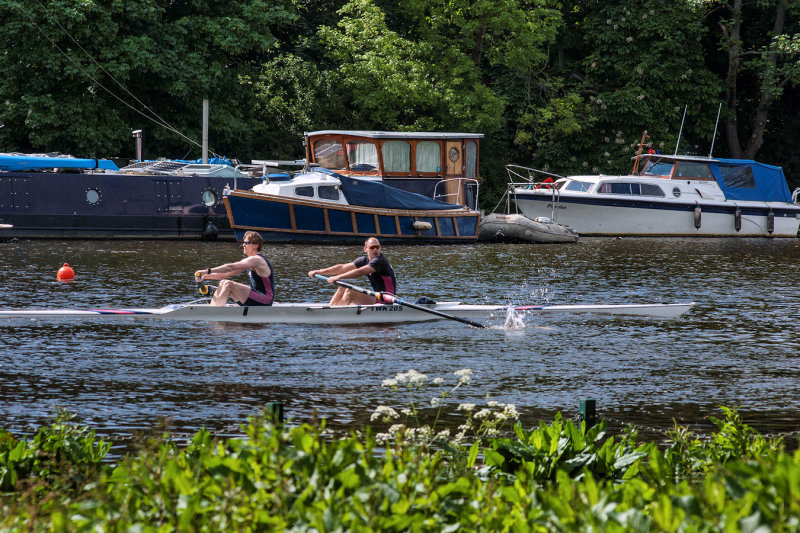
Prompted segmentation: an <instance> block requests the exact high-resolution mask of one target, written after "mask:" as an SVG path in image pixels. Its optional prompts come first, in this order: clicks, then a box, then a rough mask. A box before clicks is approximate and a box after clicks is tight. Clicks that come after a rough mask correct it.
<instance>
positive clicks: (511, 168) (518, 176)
mask: <svg viewBox="0 0 800 533" xmlns="http://www.w3.org/2000/svg"><path fill="white" fill-rule="evenodd" d="M506 172H508V181H509V182H516V181H527V182H528V183H530V184H535V183H536V182H539V181H543V180H541V179H539V176H544V179H545V180H546V179H547V178H550V179H551V180H553V178H555V179H559V178H564V177H566V176H559V175H558V174H556V173H555V172H547V171H545V170H538V169H535V168H530V167H523V166H521V165H506Z"/></svg>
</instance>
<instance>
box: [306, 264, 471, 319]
mask: <svg viewBox="0 0 800 533" xmlns="http://www.w3.org/2000/svg"><path fill="white" fill-rule="evenodd" d="M314 277H315V278H318V279H321V280H323V281H328V278H327V277H326V276H323V275H322V274H314ZM334 283H335V284H336V285H339V286H340V287H344V288H345V289H350V290H351V291H356V292H360V293H362V294H367V295H369V296H374V297H376V298H378V297H379V296H380V297H381V300H383V301H387V300H388V301H390V302H391V303H394V304H397V305H405V306H406V307H410V308H411V309H416V310H418V311H422V312H425V313H430V314H432V315H436V316H440V317H442V318H447V319H449V320H456V321H458V322H461V323H463V324H468V325H470V326H474V327H476V328H485V327H486V326H485V325H483V324H481V323H480V322H473V321H472V320H468V319H466V318H461V317H460V316H453V315H448V314H447V313H442V312H441V311H437V310H436V309H430V308H428V307H425V306H424V305H417V304H412V303H409V302H406V301H405V300H402V299H401V298H399V297H398V296H395V295H394V294H387V293H378V292H375V291H373V290H370V289H365V288H364V287H359V286H357V285H352V284H350V283H346V282H344V281H334Z"/></svg>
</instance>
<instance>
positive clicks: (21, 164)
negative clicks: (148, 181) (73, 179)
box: [0, 154, 119, 171]
mask: <svg viewBox="0 0 800 533" xmlns="http://www.w3.org/2000/svg"><path fill="white" fill-rule="evenodd" d="M40 168H83V169H95V168H99V169H105V170H119V169H118V167H117V165H116V164H115V163H114V162H113V161H110V160H108V159H76V158H74V157H49V156H44V155H41V156H37V155H20V154H0V170H9V171H11V170H17V171H20V170H35V169H40Z"/></svg>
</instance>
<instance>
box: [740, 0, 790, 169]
mask: <svg viewBox="0 0 800 533" xmlns="http://www.w3.org/2000/svg"><path fill="white" fill-rule="evenodd" d="M786 7H787V1H786V0H778V1H777V2H776V3H775V24H774V25H773V27H772V35H773V37H774V36H776V35H780V34H781V33H783V25H784V22H785V20H786ZM767 63H768V65H769V67H768V68H769V69H771V70H774V69H775V68H776V67H777V65H778V51H777V50H776V49H775V48H774V47H772V46H770V52H769V54H768V55H767ZM765 74H767V73H766V72H765ZM773 99H774V97H773V96H772V91H770V87H766V86H764V83H763V82H762V85H761V98H760V99H759V101H758V108H757V109H756V116H755V118H754V119H753V131H752V132H751V133H750V138H749V139H748V140H747V147H746V148H745V150H744V155H745V158H747V159H755V157H756V154H757V153H758V151H759V150H760V149H761V146H762V145H763V144H764V130H765V129H766V127H767V117H768V115H769V110H770V108H771V107H772V102H773Z"/></svg>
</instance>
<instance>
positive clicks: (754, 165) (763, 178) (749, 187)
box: [709, 159, 792, 203]
mask: <svg viewBox="0 0 800 533" xmlns="http://www.w3.org/2000/svg"><path fill="white" fill-rule="evenodd" d="M709 166H710V167H711V173H712V174H713V175H714V179H716V180H717V183H718V184H719V186H720V188H721V189H722V192H723V193H724V194H725V198H726V199H728V200H752V201H756V202H790V203H791V201H792V193H791V192H790V191H789V186H788V185H787V184H786V177H785V176H784V175H783V169H782V168H781V167H776V166H772V165H765V164H764V163H758V162H756V161H751V160H749V159H717V160H716V161H714V162H712V163H711V164H710V165H709Z"/></svg>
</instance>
